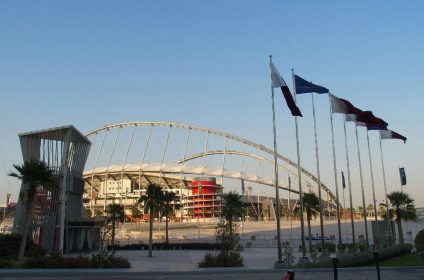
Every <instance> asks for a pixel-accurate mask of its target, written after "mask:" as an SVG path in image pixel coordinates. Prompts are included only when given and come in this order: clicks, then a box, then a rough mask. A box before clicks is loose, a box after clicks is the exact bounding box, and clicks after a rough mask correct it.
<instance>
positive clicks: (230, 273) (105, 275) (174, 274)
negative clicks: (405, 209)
mask: <svg viewBox="0 0 424 280" xmlns="http://www.w3.org/2000/svg"><path fill="white" fill-rule="evenodd" d="M206 252H207V251H203V250H187V251H180V250H175V251H173V250H171V251H167V250H163V251H161V250H159V251H154V252H153V257H152V258H149V257H148V256H147V251H117V252H116V254H117V255H120V256H123V257H126V258H128V259H129V260H130V262H131V264H132V268H130V269H0V279H11V280H12V279H13V280H15V279H58V278H60V279H64V280H68V279H69V280H71V279H72V280H73V279H93V280H94V279H146V280H150V279H163V280H165V279H177V280H178V279H188V280H208V279H214V280H221V279H231V280H239V279H240V280H247V279H253V280H256V279H257V280H262V279H263V280H265V279H266V280H269V279H275V280H279V279H281V278H282V277H283V276H284V275H285V274H286V273H287V271H288V269H273V264H274V262H275V260H276V259H277V256H276V249H275V248H248V249H245V250H244V251H243V252H242V253H241V254H242V256H243V258H244V263H245V266H244V267H241V268H198V267H197V262H198V261H199V260H200V259H201V258H202V257H203V256H204V254H205V253H206ZM380 270H381V271H380V273H381V279H385V280H392V279H393V280H395V279H402V280H412V279H414V280H415V279H424V267H401V268H381V269H380ZM294 272H295V279H314V280H320V279H334V278H333V277H334V271H333V269H331V268H320V269H317V268H313V269H294ZM338 279H352V280H356V279H358V280H359V279H360V280H363V279H377V270H376V268H375V267H360V268H342V269H338Z"/></svg>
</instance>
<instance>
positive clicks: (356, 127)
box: [355, 122, 370, 247]
mask: <svg viewBox="0 0 424 280" xmlns="http://www.w3.org/2000/svg"><path fill="white" fill-rule="evenodd" d="M355 131H356V145H357V148H358V162H359V177H360V179H361V191H362V207H363V208H364V211H363V215H364V222H365V239H366V242H367V247H368V246H370V243H369V239H368V224H367V208H366V206H365V192H364V177H363V176H362V163H361V151H360V149H359V138H358V125H357V124H356V122H355Z"/></svg>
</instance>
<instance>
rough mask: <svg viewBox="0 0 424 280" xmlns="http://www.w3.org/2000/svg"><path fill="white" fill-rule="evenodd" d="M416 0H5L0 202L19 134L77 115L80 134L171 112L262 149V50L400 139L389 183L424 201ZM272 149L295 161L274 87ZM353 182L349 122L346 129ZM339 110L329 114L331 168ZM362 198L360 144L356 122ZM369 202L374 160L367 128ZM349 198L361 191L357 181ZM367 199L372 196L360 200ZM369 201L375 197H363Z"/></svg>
mask: <svg viewBox="0 0 424 280" xmlns="http://www.w3.org/2000/svg"><path fill="white" fill-rule="evenodd" d="M423 10H424V2H423V1H246V0H243V1H228V0H225V1H216V0H214V1H182V0H181V1H177V0H176V1H165V0H162V1H153V0H151V1H15V0H13V1H5V0H3V1H1V2H0V38H1V43H0V96H1V102H0V114H1V118H0V131H1V138H0V139H1V140H0V141H1V142H0V143H1V145H0V190H1V193H0V201H1V202H2V203H3V201H4V200H5V196H6V192H12V193H13V199H14V200H17V190H18V186H19V184H18V182H17V181H16V180H15V179H13V178H9V177H7V176H6V173H7V172H8V171H10V170H11V166H12V164H13V163H21V162H22V158H21V151H20V146H19V141H18V137H17V134H18V133H20V132H25V131H31V130H36V129H43V128H48V127H54V126H61V125H66V124H73V125H74V126H76V127H77V128H78V129H79V130H81V131H82V132H83V133H87V132H89V131H92V130H94V129H95V128H97V127H100V126H102V125H105V124H109V123H118V122H121V121H137V120H138V121H146V120H164V121H179V122H185V123H189V124H196V125H201V126H205V127H210V128H215V129H219V130H223V131H227V132H230V133H232V134H235V135H239V136H242V137H245V138H248V139H251V140H253V141H255V142H258V143H261V144H264V145H266V146H269V147H271V146H272V123H271V110H270V109H271V99H270V79H269V76H270V74H269V67H268V56H269V54H272V55H273V60H274V63H275V65H276V66H277V68H278V69H279V71H280V72H281V74H282V75H283V76H284V78H285V80H286V82H287V83H288V85H289V86H290V87H291V85H292V82H291V75H290V69H291V68H294V69H295V71H296V73H297V74H299V75H300V76H302V77H304V78H305V79H307V80H312V81H313V82H315V83H317V84H321V85H323V86H325V87H327V88H329V89H330V90H331V91H332V92H333V93H334V94H336V95H338V96H339V97H343V98H346V99H348V100H350V101H351V102H352V103H353V104H354V105H355V106H357V107H359V108H361V109H363V110H372V111H373V112H374V114H375V115H377V116H379V117H381V118H383V119H385V120H386V121H387V122H388V123H389V124H390V128H391V129H393V130H395V131H398V132H399V133H401V134H403V135H405V136H406V137H408V141H407V143H406V144H403V143H402V141H396V140H391V141H389V140H386V141H384V150H385V152H384V156H385V164H386V173H387V178H388V188H389V191H393V190H399V189H400V186H399V174H398V171H397V167H398V166H405V168H406V174H407V177H408V185H407V186H406V187H405V190H406V191H407V192H409V193H410V194H411V195H412V197H413V198H414V199H415V200H416V203H417V205H418V206H422V207H424V195H422V188H423V187H424V186H423V183H422V182H423V172H422V168H423V167H424V166H423V164H422V162H423V159H424V152H423V144H422V139H424V132H423V128H424V127H423V124H422V121H423V119H424V118H423V117H424V113H423V110H422V106H423V104H424V94H423V91H424V54H423V50H424V36H423V30H424V17H423V16H422V12H423ZM310 99H311V97H310V95H302V96H298V103H299V107H300V109H301V110H302V112H303V114H304V118H303V119H301V120H300V121H299V125H300V135H301V147H302V161H303V162H304V166H305V167H306V168H307V169H309V170H311V171H313V172H314V173H315V172H316V168H315V154H314V146H313V144H314V142H313V141H314V140H313V134H312V113H311V101H310ZM315 101H316V108H317V118H318V135H319V142H320V156H321V157H322V163H321V167H322V178H323V181H324V182H325V183H326V184H327V185H329V186H332V185H333V177H332V176H333V173H332V171H333V166H332V155H331V142H330V141H331V138H330V136H329V133H330V130H329V112H328V97H327V95H322V96H318V95H316V96H315ZM276 106H277V129H278V139H279V144H278V145H279V152H280V153H281V154H284V155H286V156H287V157H289V158H291V159H293V160H295V159H296V153H295V138H294V129H293V128H294V127H293V120H292V118H291V116H290V114H289V111H288V110H287V108H286V106H285V103H284V100H283V99H282V96H281V95H280V94H279V93H278V94H277V95H276ZM348 129H349V132H348V133H349V141H350V142H349V143H350V144H349V145H350V146H349V147H350V149H349V150H350V153H351V158H352V163H351V165H352V171H353V177H354V182H355V184H356V185H357V182H358V180H359V179H358V172H357V170H358V168H357V163H356V146H355V145H354V144H355V142H354V138H353V137H354V129H353V126H352V125H351V124H350V125H349V127H348ZM342 131H343V130H342V118H341V116H335V133H336V146H337V153H338V155H337V159H338V162H339V169H344V170H345V166H346V165H345V161H344V146H343V145H344V143H343V135H342ZM360 139H361V152H362V157H363V165H364V176H365V182H366V185H367V194H369V189H370V188H369V181H370V179H369V177H370V176H369V170H368V152H367V150H366V138H365V131H364V130H363V129H360ZM370 140H371V148H372V158H373V164H374V169H375V177H376V178H375V179H376V188H377V195H378V198H377V199H378V200H379V201H381V200H382V199H383V196H382V175H381V162H380V153H379V146H378V137H377V133H376V132H370ZM354 192H355V194H354V198H355V204H356V205H359V201H360V197H359V189H358V188H356V189H355V190H354ZM367 199H369V196H367ZM368 203H371V200H369V202H367V204H368Z"/></svg>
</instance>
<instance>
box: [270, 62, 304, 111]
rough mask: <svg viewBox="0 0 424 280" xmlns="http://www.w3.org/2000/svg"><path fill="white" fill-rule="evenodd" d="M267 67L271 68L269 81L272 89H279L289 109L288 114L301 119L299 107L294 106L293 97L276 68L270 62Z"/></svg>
mask: <svg viewBox="0 0 424 280" xmlns="http://www.w3.org/2000/svg"><path fill="white" fill-rule="evenodd" d="M269 67H270V68H271V81H272V87H273V88H281V91H282V93H283V95H284V98H285V99H286V103H287V106H288V107H289V109H290V112H291V114H292V115H293V116H298V117H302V113H301V112H300V109H299V107H297V106H296V103H295V102H294V99H293V95H292V94H291V92H290V90H289V87H288V86H287V84H286V82H285V81H284V79H283V77H281V75H280V73H279V72H278V70H277V68H275V66H274V64H273V63H272V62H270V63H269Z"/></svg>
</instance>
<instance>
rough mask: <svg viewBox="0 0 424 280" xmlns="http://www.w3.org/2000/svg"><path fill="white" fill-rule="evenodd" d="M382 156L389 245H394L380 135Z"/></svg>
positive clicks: (381, 152) (381, 145)
mask: <svg viewBox="0 0 424 280" xmlns="http://www.w3.org/2000/svg"><path fill="white" fill-rule="evenodd" d="M380 154H381V167H382V169H383V183H384V196H385V198H386V220H387V230H388V232H389V244H392V242H393V235H392V227H391V223H390V214H389V199H388V197H387V184H386V171H385V169H384V159H383V144H382V141H381V134H380Z"/></svg>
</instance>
